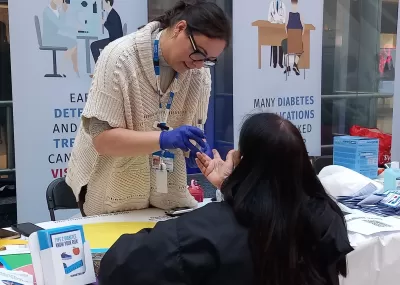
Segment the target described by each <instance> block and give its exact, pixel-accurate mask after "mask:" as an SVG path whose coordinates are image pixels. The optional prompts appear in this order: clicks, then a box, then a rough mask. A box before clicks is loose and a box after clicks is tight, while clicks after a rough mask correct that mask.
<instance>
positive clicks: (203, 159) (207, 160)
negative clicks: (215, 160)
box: [197, 152, 212, 167]
mask: <svg viewBox="0 0 400 285" xmlns="http://www.w3.org/2000/svg"><path fill="white" fill-rule="evenodd" d="M197 158H198V159H199V160H200V161H201V163H203V164H204V165H205V166H206V167H208V165H209V164H210V161H211V160H212V159H211V157H209V156H208V155H207V154H205V153H201V152H198V153H197Z"/></svg>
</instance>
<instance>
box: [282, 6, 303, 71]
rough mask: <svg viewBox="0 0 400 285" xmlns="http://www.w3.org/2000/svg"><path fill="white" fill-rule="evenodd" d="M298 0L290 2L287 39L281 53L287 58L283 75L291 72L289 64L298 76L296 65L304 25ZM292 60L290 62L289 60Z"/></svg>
mask: <svg viewBox="0 0 400 285" xmlns="http://www.w3.org/2000/svg"><path fill="white" fill-rule="evenodd" d="M298 2H299V1H298V0H291V3H292V6H291V11H290V12H289V17H288V22H287V24H286V34H287V39H285V40H283V41H282V47H283V52H284V54H285V55H286V56H287V62H288V64H287V67H286V70H285V71H284V73H287V72H290V71H291V67H290V65H291V63H293V71H294V72H295V73H296V75H297V76H298V75H300V71H299V67H298V63H299V61H300V57H301V55H302V54H303V52H304V50H303V35H304V24H303V20H302V19H301V15H300V13H299V12H298ZM289 39H290V42H291V49H289V46H288V41H289ZM291 59H292V60H291Z"/></svg>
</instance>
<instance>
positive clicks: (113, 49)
mask: <svg viewBox="0 0 400 285" xmlns="http://www.w3.org/2000/svg"><path fill="white" fill-rule="evenodd" d="M126 61H127V55H126V54H125V53H124V51H123V49H122V48H121V45H119V44H118V43H114V42H113V43H111V44H110V45H108V46H107V47H106V48H105V49H104V50H103V51H102V52H101V56H100V58H99V61H98V62H97V64H96V68H95V72H94V76H93V81H92V86H91V88H90V91H89V96H88V101H87V102H86V106H85V109H84V111H83V114H82V120H83V126H84V128H85V130H88V129H89V127H90V122H91V118H96V119H98V120H100V121H103V122H107V123H108V125H109V126H110V127H111V128H127V126H126V114H125V110H126V108H125V106H124V105H125V104H129V99H126V98H129V96H128V94H127V93H128V91H127V89H128V88H126V85H127V84H128V83H127V82H129V76H130V75H129V73H128V71H127V68H126V67H125V66H126V64H125V62H126ZM125 93H126V94H125Z"/></svg>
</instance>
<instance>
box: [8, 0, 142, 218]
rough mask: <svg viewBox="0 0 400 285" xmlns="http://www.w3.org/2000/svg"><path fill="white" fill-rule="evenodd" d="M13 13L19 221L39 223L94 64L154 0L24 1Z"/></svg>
mask: <svg viewBox="0 0 400 285" xmlns="http://www.w3.org/2000/svg"><path fill="white" fill-rule="evenodd" d="M9 13H10V38H11V50H12V52H11V56H12V58H11V59H12V60H11V62H12V83H13V102H14V122H15V160H16V173H17V174H16V175H17V191H18V192H17V207H18V221H19V222H26V221H30V222H40V221H46V220H49V213H48V210H47V204H46V199H45V193H46V188H47V186H48V185H49V183H50V182H51V181H52V180H54V179H55V178H58V177H63V176H65V175H66V167H67V163H68V161H69V158H70V153H71V149H72V146H73V144H74V140H75V136H76V131H77V129H78V127H79V123H80V116H81V114H82V111H83V107H84V105H85V102H86V99H87V96H88V91H89V88H90V83H91V77H92V74H93V70H94V66H95V63H96V61H97V59H98V57H99V56H100V53H101V51H102V50H103V49H104V48H105V47H106V46H107V45H108V44H109V43H110V42H111V41H114V40H117V39H119V38H121V37H123V36H125V35H127V34H130V33H132V32H134V31H136V30H137V28H138V27H140V26H141V25H143V24H145V23H147V1H146V0H135V1H132V0H34V1H32V0H19V1H9ZM60 214H61V216H59V215H58V217H66V215H71V213H64V215H62V214H63V213H60Z"/></svg>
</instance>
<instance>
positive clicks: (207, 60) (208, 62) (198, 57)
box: [188, 32, 217, 67]
mask: <svg viewBox="0 0 400 285" xmlns="http://www.w3.org/2000/svg"><path fill="white" fill-rule="evenodd" d="M188 37H189V40H190V43H191V44H192V47H193V52H192V53H191V54H190V55H189V57H190V59H191V60H193V61H194V62H199V61H202V62H203V63H204V67H212V66H214V65H215V64H216V63H217V58H216V57H208V56H207V54H205V53H204V52H202V51H201V50H199V49H198V47H197V44H196V42H195V40H194V38H193V34H192V32H189V36H188Z"/></svg>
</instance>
